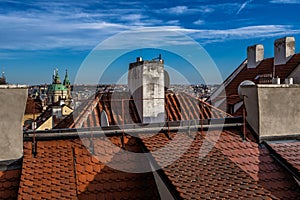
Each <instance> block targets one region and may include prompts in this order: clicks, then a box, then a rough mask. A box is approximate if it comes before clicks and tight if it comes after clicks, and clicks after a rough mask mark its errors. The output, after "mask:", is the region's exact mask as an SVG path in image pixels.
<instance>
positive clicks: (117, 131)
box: [24, 123, 243, 140]
mask: <svg viewBox="0 0 300 200" xmlns="http://www.w3.org/2000/svg"><path fill="white" fill-rule="evenodd" d="M241 126H243V123H231V124H212V125H195V129H200V128H201V129H218V128H232V127H241ZM188 129H189V126H172V127H147V128H131V129H124V131H125V132H127V133H128V134H130V135H137V136H138V134H147V133H153V132H156V133H161V132H168V131H169V130H170V131H177V132H179V131H186V130H188ZM90 134H91V133H90V131H80V130H79V131H72V132H65V133H58V132H52V133H39V134H36V135H35V139H36V140H37V139H47V138H61V139H65V138H70V137H89V136H90ZM124 134H125V133H124ZM93 135H94V136H107V137H109V136H122V135H123V130H122V129H111V130H99V131H95V132H93ZM33 137H34V134H33V133H27V134H26V133H25V134H24V140H26V139H32V138H33Z"/></svg>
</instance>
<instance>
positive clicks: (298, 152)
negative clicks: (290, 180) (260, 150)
mask: <svg viewBox="0 0 300 200" xmlns="http://www.w3.org/2000/svg"><path fill="white" fill-rule="evenodd" d="M268 145H269V146H270V147H271V148H272V149H273V150H274V151H275V152H276V153H277V154H278V155H279V156H280V157H281V158H282V159H284V160H285V161H286V162H288V163H289V164H291V165H292V167H294V168H295V169H296V170H298V173H299V174H300V141H287V142H285V141H281V142H278V143H277V142H268Z"/></svg>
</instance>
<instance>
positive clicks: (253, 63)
mask: <svg viewBox="0 0 300 200" xmlns="http://www.w3.org/2000/svg"><path fill="white" fill-rule="evenodd" d="M263 59H264V46H263V45H262V44H256V45H253V46H249V47H248V48H247V60H248V64H247V67H248V68H256V67H257V66H258V65H259V63H260V62H261V61H262V60H263Z"/></svg>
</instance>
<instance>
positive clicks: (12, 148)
mask: <svg viewBox="0 0 300 200" xmlns="http://www.w3.org/2000/svg"><path fill="white" fill-rule="evenodd" d="M27 95H28V92H27V88H18V87H17V88H11V89H6V88H0V102H1V103H0V119H1V120H0V161H8V160H14V159H19V158H21V157H22V156H23V128H22V125H23V124H22V120H23V116H24V112H25V107H26V100H27Z"/></svg>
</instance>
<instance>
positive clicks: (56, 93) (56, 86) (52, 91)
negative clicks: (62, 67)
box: [47, 69, 68, 105]
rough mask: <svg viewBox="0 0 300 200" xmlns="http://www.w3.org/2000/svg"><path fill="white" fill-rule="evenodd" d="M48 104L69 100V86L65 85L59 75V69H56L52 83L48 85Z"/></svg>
mask: <svg viewBox="0 0 300 200" xmlns="http://www.w3.org/2000/svg"><path fill="white" fill-rule="evenodd" d="M47 94H48V104H49V105H51V104H61V103H62V102H65V103H66V101H67V100H68V88H67V87H66V86H65V85H63V84H62V83H61V81H60V77H59V75H58V69H55V71H54V75H53V81H52V84H51V85H50V86H49V87H48V92H47Z"/></svg>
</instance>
